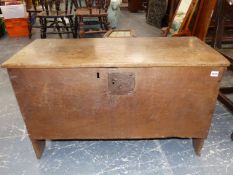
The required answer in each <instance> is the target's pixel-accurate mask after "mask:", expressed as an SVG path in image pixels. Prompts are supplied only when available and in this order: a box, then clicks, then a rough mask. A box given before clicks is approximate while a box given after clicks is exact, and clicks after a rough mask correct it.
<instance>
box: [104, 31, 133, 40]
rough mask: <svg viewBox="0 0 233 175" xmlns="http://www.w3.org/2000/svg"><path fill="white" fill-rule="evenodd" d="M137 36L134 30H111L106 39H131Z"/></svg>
mask: <svg viewBox="0 0 233 175" xmlns="http://www.w3.org/2000/svg"><path fill="white" fill-rule="evenodd" d="M135 36H136V35H135V33H134V31H133V30H109V31H108V32H107V33H106V34H105V35H104V38H131V37H135Z"/></svg>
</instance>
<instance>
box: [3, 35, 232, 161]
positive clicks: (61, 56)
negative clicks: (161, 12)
mask: <svg viewBox="0 0 233 175" xmlns="http://www.w3.org/2000/svg"><path fill="white" fill-rule="evenodd" d="M48 43H49V44H48ZM138 43H140V44H138ZM33 50H41V51H43V52H32V51H33ZM197 53H198V54H197ZM228 65H229V62H228V61H227V60H226V59H225V58H224V57H223V56H222V55H221V54H219V53H218V52H216V51H215V50H213V49H212V48H210V47H208V46H206V45H205V44H204V43H203V42H201V41H200V40H198V39H197V38H193V37H183V38H182V37H179V38H175V37H173V38H159V37H158V38H109V39H103V38H99V39H97V38H96V39H82V40H72V39H70V40H68V39H67V40H56V39H52V40H36V41H34V42H32V43H31V44H29V45H28V46H26V47H25V48H24V49H22V50H20V51H19V52H18V53H17V54H15V55H14V56H12V57H11V59H9V60H8V61H6V62H5V63H3V65H2V67H4V68H7V70H8V73H9V77H10V80H11V83H12V86H13V89H14V91H15V95H16V98H17V101H18V104H19V106H20V110H21V112H22V115H23V119H24V121H25V124H26V127H27V130H28V133H29V137H30V139H31V141H32V145H33V148H34V150H35V153H36V155H37V158H40V157H41V155H42V152H43V149H44V145H45V141H46V140H47V139H142V138H143V139H148V138H166V137H181V138H192V139H193V146H194V149H195V152H196V154H197V155H200V153H201V148H202V146H203V144H204V140H205V138H206V137H207V135H208V130H209V127H210V123H211V118H212V114H213V111H214V108H215V103H216V99H217V95H218V89H219V82H220V80H221V78H222V74H223V71H224V69H225V67H226V66H228ZM190 82H191V83H190ZM57 87H59V88H57Z"/></svg>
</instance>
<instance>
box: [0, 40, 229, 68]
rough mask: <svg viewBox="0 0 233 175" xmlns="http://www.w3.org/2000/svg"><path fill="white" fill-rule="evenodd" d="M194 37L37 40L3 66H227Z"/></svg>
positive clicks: (211, 50)
mask: <svg viewBox="0 0 233 175" xmlns="http://www.w3.org/2000/svg"><path fill="white" fill-rule="evenodd" d="M228 65H229V62H228V61H227V60H226V59H225V58H224V57H223V56H222V55H221V54H219V53H218V52H217V51H215V50H214V49H212V48H211V47H209V46H207V45H206V44H205V43H204V42H202V41H200V40H199V39H197V38H194V37H163V38H161V37H154V38H92V39H38V40H35V41H33V42H32V43H31V44H29V45H27V46H26V47H24V48H23V49H22V50H20V51H19V52H18V53H16V54H15V55H13V56H12V57H11V58H10V59H9V60H7V61H6V62H4V63H3V64H2V67H5V68H78V67H156V66H168V67H170V66H192V67H195V66H198V67H200V66H212V67H219V66H228Z"/></svg>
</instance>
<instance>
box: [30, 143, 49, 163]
mask: <svg viewBox="0 0 233 175" xmlns="http://www.w3.org/2000/svg"><path fill="white" fill-rule="evenodd" d="M31 142H32V146H33V149H34V152H35V154H36V157H37V159H40V158H41V156H42V154H43V152H44V148H45V142H46V141H45V140H35V139H31Z"/></svg>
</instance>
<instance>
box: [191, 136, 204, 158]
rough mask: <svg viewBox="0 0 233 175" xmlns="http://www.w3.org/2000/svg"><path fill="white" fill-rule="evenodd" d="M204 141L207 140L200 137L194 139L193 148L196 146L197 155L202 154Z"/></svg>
mask: <svg viewBox="0 0 233 175" xmlns="http://www.w3.org/2000/svg"><path fill="white" fill-rule="evenodd" d="M204 141H205V139H200V138H198V139H196V138H195V139H193V148H194V151H195V153H196V155H198V156H201V149H202V147H203V145H204Z"/></svg>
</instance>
